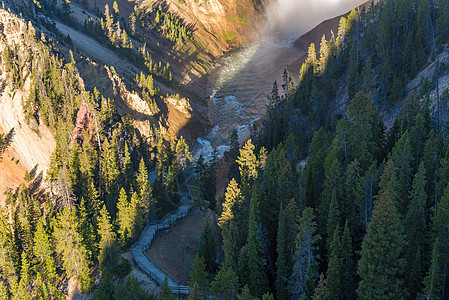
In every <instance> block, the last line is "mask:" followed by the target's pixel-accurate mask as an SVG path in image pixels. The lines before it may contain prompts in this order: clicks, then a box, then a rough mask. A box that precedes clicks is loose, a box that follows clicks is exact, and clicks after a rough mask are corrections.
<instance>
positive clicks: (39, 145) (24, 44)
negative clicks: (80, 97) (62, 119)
mask: <svg viewBox="0 0 449 300" xmlns="http://www.w3.org/2000/svg"><path fill="white" fill-rule="evenodd" d="M34 33H35V30H34V28H33V26H32V25H31V23H30V24H26V23H25V21H24V20H23V19H20V18H17V17H16V16H15V15H13V14H12V13H9V12H7V11H5V10H2V9H0V52H1V53H3V52H4V51H5V49H6V48H7V47H9V48H13V47H17V48H18V49H22V51H24V52H28V51H29V53H32V48H33V45H34V43H29V41H30V39H34V37H33V35H34ZM4 64H5V61H4V57H3V56H2V62H1V64H0V72H1V74H0V87H1V88H0V131H2V132H3V133H5V134H9V135H10V136H11V138H12V143H11V145H10V147H9V148H8V149H7V151H6V153H5V155H4V157H3V159H2V160H0V174H1V176H0V204H1V203H2V201H3V200H4V198H5V195H3V192H4V191H5V190H6V189H9V188H15V187H17V186H18V184H20V183H25V181H24V180H23V178H24V175H25V171H28V172H31V173H33V174H36V175H39V174H41V175H44V174H45V171H46V170H47V168H48V166H49V162H50V155H51V153H52V152H53V149H54V147H55V140H54V135H53V133H52V132H51V131H50V130H49V129H48V128H47V127H46V126H43V125H39V124H38V123H37V122H35V121H34V122H33V121H31V122H28V121H27V120H26V118H25V115H24V113H23V109H22V101H23V99H26V98H27V97H28V91H29V86H30V80H25V83H24V86H23V87H22V88H21V89H18V88H17V87H15V86H14V85H13V84H12V83H11V78H8V76H7V74H6V73H5V65H4ZM21 72H22V74H27V69H26V67H25V64H24V69H23V70H21Z"/></svg>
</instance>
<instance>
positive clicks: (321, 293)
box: [312, 273, 328, 300]
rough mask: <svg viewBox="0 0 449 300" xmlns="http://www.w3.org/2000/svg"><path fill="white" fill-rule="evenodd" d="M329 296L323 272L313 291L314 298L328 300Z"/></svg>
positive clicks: (315, 299) (314, 299) (313, 299)
mask: <svg viewBox="0 0 449 300" xmlns="http://www.w3.org/2000/svg"><path fill="white" fill-rule="evenodd" d="M326 299H328V298H327V288H326V279H325V278H324V274H323V273H321V275H320V280H319V281H318V286H317V287H316V289H315V292H314V293H313V297H312V300H326Z"/></svg>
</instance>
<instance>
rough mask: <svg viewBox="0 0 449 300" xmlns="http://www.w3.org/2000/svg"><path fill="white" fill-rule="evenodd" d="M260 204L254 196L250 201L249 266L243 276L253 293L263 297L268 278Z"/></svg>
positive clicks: (247, 252) (246, 254) (246, 249)
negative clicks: (261, 232)
mask: <svg viewBox="0 0 449 300" xmlns="http://www.w3.org/2000/svg"><path fill="white" fill-rule="evenodd" d="M257 220H258V205H257V202H256V199H254V197H253V198H252V199H251V202H250V210H249V221H248V223H249V224H248V239H247V242H246V245H245V260H246V268H247V272H246V274H247V278H242V279H243V280H244V282H248V285H249V290H250V291H251V295H254V296H256V297H261V296H262V295H263V294H265V292H266V291H267V289H268V279H267V275H266V274H265V268H266V259H265V257H264V256H265V253H264V252H265V251H264V245H263V243H262V240H261V234H260V232H259V225H258V223H257Z"/></svg>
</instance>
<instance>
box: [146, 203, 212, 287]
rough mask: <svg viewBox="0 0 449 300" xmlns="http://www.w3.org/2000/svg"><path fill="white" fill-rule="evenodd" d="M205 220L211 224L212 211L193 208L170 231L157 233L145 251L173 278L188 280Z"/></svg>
mask: <svg viewBox="0 0 449 300" xmlns="http://www.w3.org/2000/svg"><path fill="white" fill-rule="evenodd" d="M205 220H208V222H209V224H211V225H213V223H214V217H213V213H212V211H210V210H208V211H206V212H202V211H201V210H200V209H198V208H195V209H194V210H193V211H192V213H191V214H190V215H189V216H188V217H187V218H186V219H184V220H183V221H182V223H180V224H178V225H176V226H175V227H174V228H173V229H172V230H171V231H168V230H164V231H161V232H160V233H158V234H157V236H156V237H155V239H154V240H153V242H152V243H151V246H150V248H149V249H148V250H147V253H148V254H149V256H150V257H151V258H152V259H153V260H154V261H155V262H156V263H157V264H159V265H160V266H161V267H162V268H164V270H166V271H167V272H168V273H169V274H170V275H172V276H173V277H174V278H175V279H177V280H179V281H188V280H189V279H190V277H189V272H190V271H191V270H192V265H193V260H194V258H195V255H196V252H197V251H198V243H199V239H200V236H201V232H202V227H203V224H204V222H205Z"/></svg>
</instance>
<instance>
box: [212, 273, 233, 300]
mask: <svg viewBox="0 0 449 300" xmlns="http://www.w3.org/2000/svg"><path fill="white" fill-rule="evenodd" d="M238 284H239V281H238V277H237V274H235V272H234V271H233V270H232V268H231V267H230V266H225V265H222V268H221V269H220V271H219V272H218V274H217V275H216V276H215V278H214V281H213V282H212V286H211V291H212V295H214V296H215V297H216V298H217V299H223V300H224V299H226V300H231V299H234V298H235V297H236V295H237V289H238Z"/></svg>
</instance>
